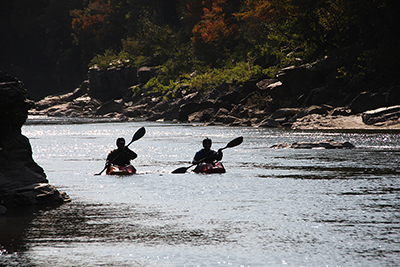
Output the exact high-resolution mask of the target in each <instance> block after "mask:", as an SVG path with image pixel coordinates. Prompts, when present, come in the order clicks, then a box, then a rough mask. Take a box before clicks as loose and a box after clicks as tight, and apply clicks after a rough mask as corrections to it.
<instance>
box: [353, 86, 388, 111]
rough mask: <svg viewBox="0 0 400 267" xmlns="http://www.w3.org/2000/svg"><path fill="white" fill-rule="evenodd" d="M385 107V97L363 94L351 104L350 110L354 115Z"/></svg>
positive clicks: (369, 93) (378, 94)
mask: <svg viewBox="0 0 400 267" xmlns="http://www.w3.org/2000/svg"><path fill="white" fill-rule="evenodd" d="M384 106H385V97H384V96H383V95H382V94H380V93H371V92H368V91H366V92H362V93H360V94H358V95H357V96H356V97H355V98H354V99H353V100H352V101H351V103H350V109H351V111H352V112H353V113H354V114H358V113H362V112H364V111H367V110H372V109H377V108H380V107H384Z"/></svg>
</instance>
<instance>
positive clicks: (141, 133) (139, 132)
mask: <svg viewBox="0 0 400 267" xmlns="http://www.w3.org/2000/svg"><path fill="white" fill-rule="evenodd" d="M145 133H146V129H145V128H144V127H142V128H140V129H139V130H137V131H136V133H135V134H134V135H133V137H132V140H131V141H130V142H129V144H127V145H126V146H125V147H128V146H129V145H130V144H132V143H133V142H135V141H136V140H139V139H140V138H142V137H143V136H144V134H145ZM124 149H125V148H124ZM120 154H121V153H120ZM120 154H118V155H117V156H116V157H115V158H114V159H113V160H112V161H114V160H115V159H116V158H118V157H119V155H120ZM105 169H107V165H106V166H104V169H103V170H101V172H99V173H96V174H95V175H101V174H102V173H103V172H104V171H105Z"/></svg>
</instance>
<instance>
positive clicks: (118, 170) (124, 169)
mask: <svg viewBox="0 0 400 267" xmlns="http://www.w3.org/2000/svg"><path fill="white" fill-rule="evenodd" d="M135 173H136V169H135V167H133V166H132V165H126V166H116V165H111V166H110V169H108V170H107V172H106V174H108V175H131V174H135Z"/></svg>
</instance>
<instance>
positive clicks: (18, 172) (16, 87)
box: [0, 72, 69, 206]
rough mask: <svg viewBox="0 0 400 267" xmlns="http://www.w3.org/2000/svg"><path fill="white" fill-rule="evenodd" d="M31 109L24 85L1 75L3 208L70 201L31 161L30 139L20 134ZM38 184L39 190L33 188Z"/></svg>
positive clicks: (0, 183) (0, 181)
mask: <svg viewBox="0 0 400 267" xmlns="http://www.w3.org/2000/svg"><path fill="white" fill-rule="evenodd" d="M30 106H31V102H30V101H28V100H27V99H26V90H25V89H24V87H23V84H22V83H21V82H20V81H18V80H17V79H16V78H15V77H12V76H10V75H7V74H5V73H3V72H0V123H1V125H2V127H0V204H1V205H4V206H8V205H31V204H39V203H63V202H64V201H69V197H68V196H67V195H66V194H65V193H60V192H58V191H57V190H56V189H55V188H54V187H52V186H50V185H48V184H47V183H48V180H47V179H46V175H45V173H44V171H43V169H42V168H41V167H40V166H39V165H37V164H36V163H35V162H34V160H33V158H32V148H31V145H30V143H29V140H28V138H27V137H25V136H23V135H22V134H21V127H22V125H23V124H24V123H25V121H26V119H27V116H28V109H29V107H30ZM37 184H40V187H38V186H32V185H37ZM44 192H46V193H44Z"/></svg>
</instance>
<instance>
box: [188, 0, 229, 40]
mask: <svg viewBox="0 0 400 267" xmlns="http://www.w3.org/2000/svg"><path fill="white" fill-rule="evenodd" d="M225 4H226V0H204V1H203V2H202V7H203V8H202V14H201V15H200V17H201V20H200V21H199V22H198V23H197V24H196V25H195V26H194V27H193V29H192V33H193V37H192V42H198V41H199V42H204V43H217V42H220V41H223V40H225V39H227V38H229V37H230V36H231V35H233V34H234V33H235V32H236V29H237V26H236V25H235V24H232V23H229V20H228V19H226V18H225V16H226V14H225V13H224V6H225ZM193 6H194V5H193V4H192V5H191V6H190V5H189V6H188V8H190V9H189V11H190V12H191V13H192V14H193V13H195V12H194V11H195V10H193Z"/></svg>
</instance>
